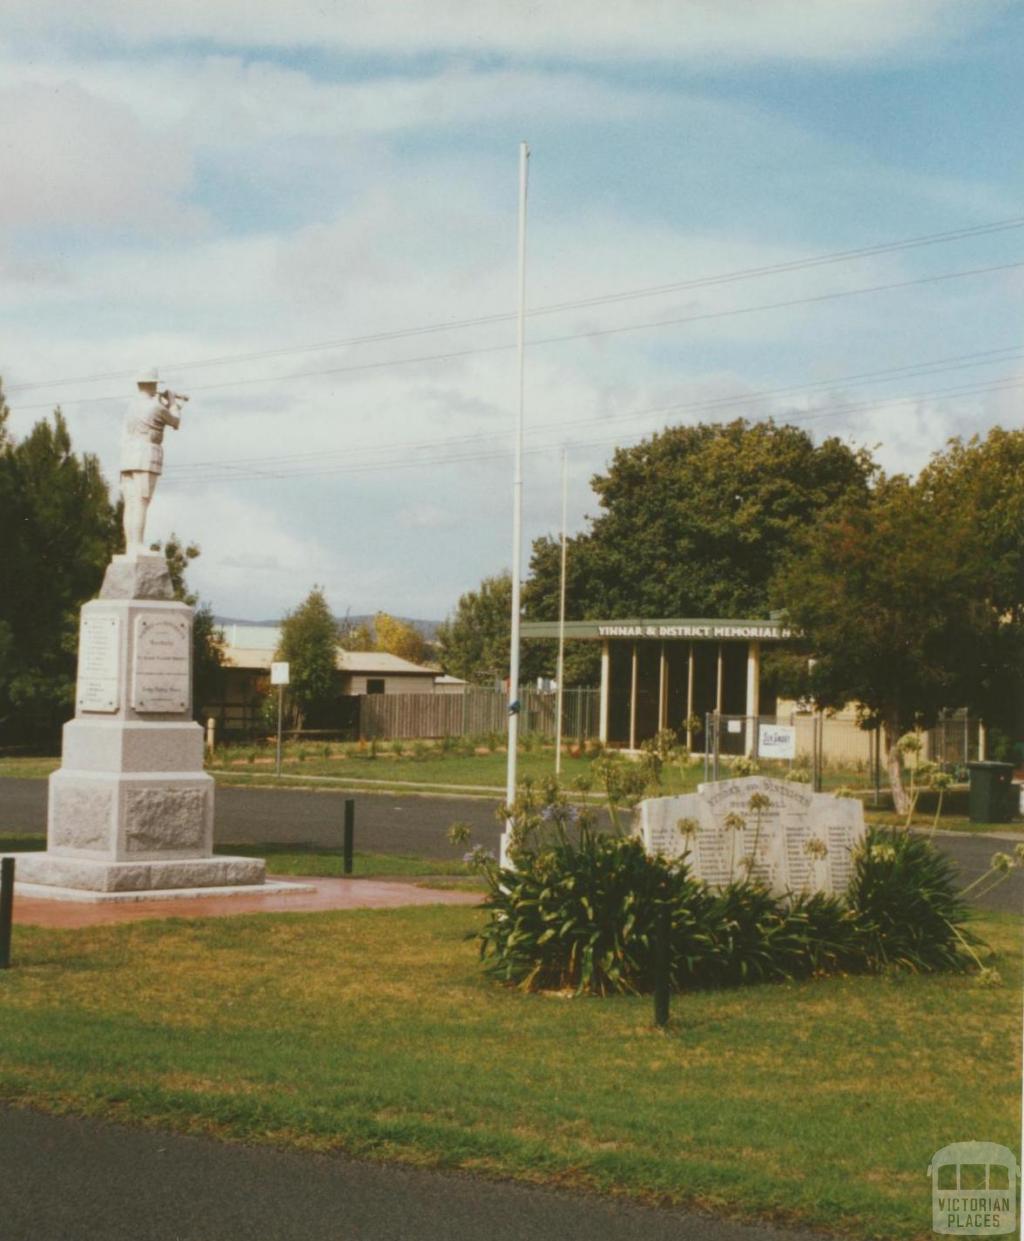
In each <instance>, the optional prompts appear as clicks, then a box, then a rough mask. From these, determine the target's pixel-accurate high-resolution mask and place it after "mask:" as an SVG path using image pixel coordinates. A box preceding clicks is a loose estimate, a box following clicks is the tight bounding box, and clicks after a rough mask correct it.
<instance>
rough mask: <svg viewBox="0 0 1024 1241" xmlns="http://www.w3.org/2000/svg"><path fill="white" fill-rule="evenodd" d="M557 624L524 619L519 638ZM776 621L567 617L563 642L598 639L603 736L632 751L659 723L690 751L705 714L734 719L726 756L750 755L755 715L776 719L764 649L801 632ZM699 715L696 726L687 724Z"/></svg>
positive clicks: (552, 634) (547, 634)
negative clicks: (765, 686)
mask: <svg viewBox="0 0 1024 1241" xmlns="http://www.w3.org/2000/svg"><path fill="white" fill-rule="evenodd" d="M558 633H559V626H558V622H557V621H524V622H523V626H522V636H523V637H524V638H546V639H557V638H558ZM798 636H799V635H798V633H797V631H796V630H794V629H793V628H791V627H790V626H788V625H786V624H784V623H783V622H781V621H778V620H770V619H769V620H761V619H754V618H741V619H726V618H713V619H708V618H693V617H682V618H679V617H671V618H658V619H649V618H646V617H644V618H637V619H634V618H629V619H625V620H587V621H568V622H566V625H565V637H566V640H567V641H582V642H600V643H601V715H600V737H601V740H602V741H603V742H605V743H606V744H609V745H621V746H625V747H627V748H629V749H636V748H637V747H638V746H639V745H640V744H641V743H642V742H643V741H645V740H647V738H649V737H653V736H654V735H655V733H657V732H658V731H659V730H660V729H662V728H674V729H676V730H677V731H678V730H684V731H685V732H686V738H687V744H688V745H689V747H690V748H691V750H701V749H703V748H704V745H705V737H704V723H703V721H704V719H705V717H706V716H707V715H708V713H710V712H715V711H717V712H718V713H719V714H720V715H723V716H728V717H732V721H733V724H734V727H732V728H731V729H727V730H724V731H723V733H722V737H721V748H722V750H723V751H724V752H725V753H736V754H741V753H751V752H752V751H753V750H754V748H755V745H756V739H757V724H758V717H759V716H762V715H765V716H774V714H775V708H776V699H775V695H774V694H772V693H770V692H767V691H764V692H763V691H762V687H761V646H762V644H763V643H765V642H768V643H772V642H787V641H791V640H792V639H794V638H796V637H798ZM694 718H697V719H699V720H700V721H701V723H700V725H699V726H698V727H695V728H694V727H690V728H685V725H686V722H687V721H691V722H692V721H693V720H694Z"/></svg>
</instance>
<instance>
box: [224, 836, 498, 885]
mask: <svg viewBox="0 0 1024 1241" xmlns="http://www.w3.org/2000/svg"><path fill="white" fill-rule="evenodd" d="M213 851H214V853H224V854H227V855H229V856H235V857H262V858H266V859H267V870H268V871H269V873H270V874H272V875H305V876H307V877H310V876H312V877H315V878H321V877H325V878H339V879H340V878H342V877H343V875H344V871H343V858H342V855H341V853H340V852H339V851H338V850H337V849H322V848H319V847H318V846H316V845H308V846H303V845H292V844H284V845H275V844H261V845H216V846H215V847H214V850H213ZM407 875H411V876H422V875H453V876H461V877H472V878H474V879H475V876H473V874H472V872H471V871H470V869H469V867H468V866H467V865H466V863H465V862H462V861H456V860H446V859H438V858H421V857H413V856H411V855H408V854H403V853H360V852H359V851H358V850H356V852H355V853H354V854H353V856H352V878H353V879H370V878H374V879H384V878H388V877H389V876H394V877H396V878H401V877H404V876H407Z"/></svg>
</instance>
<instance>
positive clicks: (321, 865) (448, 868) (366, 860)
mask: <svg viewBox="0 0 1024 1241" xmlns="http://www.w3.org/2000/svg"><path fill="white" fill-rule="evenodd" d="M45 848H46V837H45V836H44V835H41V834H39V833H36V832H32V833H30V832H24V833H17V832H10V833H6V834H5V833H0V853H5V852H7V853H15V852H22V851H29V850H38V849H45ZM213 851H214V853H220V854H227V855H228V856H233V857H262V858H266V859H267V870H268V871H269V872H270V874H272V875H305V876H306V877H312V878H332V877H333V878H339V879H340V878H342V877H343V876H344V870H343V865H344V859H343V858H342V855H341V853H340V851H338V850H337V849H323V848H319V847H318V846H316V845H294V844H283V845H277V844H260V845H236V844H233V845H215V846H214V850H213ZM434 875H447V876H452V877H454V878H458V879H459V880H460V881H461V880H466V881H467V882H468V881H470V880H472V886H473V887H477V886H480V885H479V882H478V880H477V877H476V876H475V875H474V874H473V872H472V871H471V870H470V868H469V867H468V866H467V865H466V863H465V862H462V861H457V860H454V859H450V860H449V859H438V858H421V857H412V856H410V855H408V854H403V853H361V852H359V850H356V852H355V853H354V854H353V857H352V878H353V879H386V878H390V877H394V878H404V877H406V876H411V877H414V878H416V877H422V876H434ZM438 886H442V885H438ZM443 886H447V885H443Z"/></svg>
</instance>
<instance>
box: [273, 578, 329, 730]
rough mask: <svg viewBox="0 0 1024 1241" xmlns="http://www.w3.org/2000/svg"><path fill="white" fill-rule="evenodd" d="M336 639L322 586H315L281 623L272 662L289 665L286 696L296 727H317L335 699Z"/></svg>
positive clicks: (323, 719)
mask: <svg viewBox="0 0 1024 1241" xmlns="http://www.w3.org/2000/svg"><path fill="white" fill-rule="evenodd" d="M338 636H339V633H338V622H337V621H336V620H335V619H334V616H333V615H332V613H331V609H330V607H329V606H328V603H327V597H326V595H325V594H324V591H323V587H322V586H314V587H313V589H312V590H311V591H310V592H309V594H308V595H307V596H306V599H305V601H304V602H303V603H301V604H300V605H299V606H298V607H297V608H296V609H295V610H294V611H293V612H289V613H288V614H287V615H286V616H285V618H284V620H283V621H282V622H281V640H280V642H279V643H278V647H277V654H276V655H275V659H278V660H286V661H287V662H288V664H289V665H290V667H289V677H290V682H291V683H290V685H289V687H288V697H289V699H290V701H291V704H292V707H293V711H294V717H295V726H296V727H297V728H302V727H306V726H308V727H313V728H316V727H318V726H319V725H320V724H321V723H322V722H324V721H325V719H326V714H327V712H328V711H329V710H330V707H331V704H332V703H333V702H334V701H335V699H336V698H337V697H338V674H337V671H336V669H337V652H338Z"/></svg>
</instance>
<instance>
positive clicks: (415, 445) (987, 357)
mask: <svg viewBox="0 0 1024 1241" xmlns="http://www.w3.org/2000/svg"><path fill="white" fill-rule="evenodd" d="M1022 356H1024V350H1022V349H1021V348H1020V347H1019V346H1016V345H1007V346H1003V347H1000V348H998V349H983V350H979V351H977V352H974V353H965V354H958V355H954V356H953V357H946V358H932V359H929V360H927V361H922V362H912V363H906V364H904V365H902V366H893V367H886V368H884V369H881V370H874V371H859V372H855V373H854V374H850V375H837V376H833V377H831V378H828V379H818V380H813V381H810V382H807V383H800V384H788V385H786V386H784V387H779V388H762V389H760V390H755V391H752V392H746V393H743V394H741V395H737V396H729V397H715V398H710V399H708V400H706V401H699V402H690V401H682V402H675V403H672V404H667V405H658V406H653V407H649V408H647V409H643V410H637V411H633V412H632V413H628V414H623V413H616V414H614V415H595V416H592V417H589V418H582V419H581V418H573V419H566V420H562V421H560V422H553V423H552V422H546V423H545V426H544V429H551V428H557V427H575V426H581V425H586V424H589V423H593V422H600V421H603V420H604V419H605V418H608V417H615V418H616V419H617V420H619V421H629V420H632V419H636V418H641V417H648V416H650V415H652V414H660V413H671V412H674V411H677V410H686V411H689V412H698V411H710V410H715V409H720V408H728V407H730V406H742V405H747V404H750V403H752V402H754V401H759V400H763V399H765V398H768V397H775V396H785V395H791V394H794V393H804V392H810V391H812V390H814V389H819V388H830V387H835V386H836V385H838V384H846V383H854V382H885V381H887V380H891V379H896V378H909V377H915V378H916V377H921V376H924V375H936V374H942V373H944V372H946V371H953V370H963V369H970V368H973V367H976V366H986V365H987V366H991V365H995V364H998V363H1000V362H1008V361H1012V360H1013V359H1014V358H1019V357H1022ZM494 434H495V433H494V432H477V433H474V434H471V435H462V436H451V437H449V438H448V439H446V440H445V441H444V443H445V444H446V445H458V444H467V443H475V442H479V441H481V440H489V439H493V438H494ZM437 444H438V441H437V440H436V439H432V440H422V441H405V442H400V443H392V444H386V445H378V446H375V447H372V446H365V447H359V446H358V445H353V446H346V447H344V448H338V449H333V450H332V449H319V450H315V451H312V452H304V453H290V454H286V455H282V454H275V455H273V456H269V457H268V456H254V457H234V458H232V460H231V462H230V468H231V469H232V470H235V469H239V468H242V467H245V466H248V467H250V468H253V469H256V468H258V467H259V466H263V465H266V466H268V467H272V466H274V465H284V464H298V463H300V462H302V461H307V460H311V461H322V460H324V459H325V458H328V457H332V456H339V455H344V456H345V457H346V458H351V457H352V456H353V455H354V454H367V453H371V454H372V453H380V452H391V451H398V450H402V451H404V452H415V451H417V450H419V449H425V450H429V449H432V448H435V447H436V446H437ZM227 467H228V463H227V462H226V461H224V459H223V458H220V459H214V460H211V461H189V462H182V463H181V464H179V465H177V466H173V467H171V468H170V469H169V470H168V471H167V473H168V476H171V477H175V478H177V477H179V476H180V475H182V474H184V473H185V472H187V471H201V470H204V469H211V468H216V469H222V468H227Z"/></svg>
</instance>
